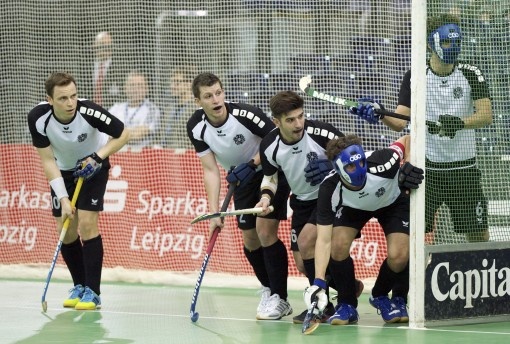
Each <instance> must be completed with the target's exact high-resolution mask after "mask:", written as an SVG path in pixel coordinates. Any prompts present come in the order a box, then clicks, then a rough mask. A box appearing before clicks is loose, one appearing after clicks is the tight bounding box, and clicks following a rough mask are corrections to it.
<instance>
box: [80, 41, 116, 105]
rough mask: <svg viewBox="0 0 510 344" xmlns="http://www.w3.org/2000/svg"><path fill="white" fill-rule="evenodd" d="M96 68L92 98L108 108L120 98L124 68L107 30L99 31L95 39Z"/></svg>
mask: <svg viewBox="0 0 510 344" xmlns="http://www.w3.org/2000/svg"><path fill="white" fill-rule="evenodd" d="M94 54H95V58H94V70H93V79H92V94H90V95H88V96H89V97H90V96H92V100H93V101H94V102H95V103H96V104H98V105H101V106H102V107H104V108H106V109H108V108H109V107H111V106H112V105H113V104H114V103H115V102H117V101H119V100H120V97H121V90H122V75H124V73H123V72H122V68H121V67H120V63H119V61H118V60H117V59H115V57H114V56H113V39H112V36H111V35H110V33H108V32H106V31H102V32H99V33H98V34H97V35H96V38H95V41H94Z"/></svg>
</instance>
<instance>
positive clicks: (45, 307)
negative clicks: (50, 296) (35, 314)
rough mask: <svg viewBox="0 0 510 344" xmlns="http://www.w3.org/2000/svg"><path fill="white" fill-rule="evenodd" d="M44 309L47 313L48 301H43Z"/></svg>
mask: <svg viewBox="0 0 510 344" xmlns="http://www.w3.org/2000/svg"><path fill="white" fill-rule="evenodd" d="M42 310H43V312H44V313H46V311H47V310H48V302H46V301H43V302H42Z"/></svg>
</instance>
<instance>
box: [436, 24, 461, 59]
mask: <svg viewBox="0 0 510 344" xmlns="http://www.w3.org/2000/svg"><path fill="white" fill-rule="evenodd" d="M461 41H462V34H461V32H460V28H459V27H458V26H457V25H456V24H446V25H443V26H440V27H439V28H438V29H436V30H434V31H432V32H431V33H430V35H429V37H428V44H429V46H430V48H431V49H432V50H433V51H434V52H435V53H436V54H437V56H439V58H440V59H441V61H443V63H446V64H453V63H455V62H456V61H457V58H458V57H459V54H460V47H461Z"/></svg>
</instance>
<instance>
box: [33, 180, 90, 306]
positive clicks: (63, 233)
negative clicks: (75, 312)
mask: <svg viewBox="0 0 510 344" xmlns="http://www.w3.org/2000/svg"><path fill="white" fill-rule="evenodd" d="M82 185H83V177H80V178H78V182H77V183H76V188H75V189H74V193H73V198H72V199H71V207H72V208H74V206H75V205H76V200H77V199H78V195H79V194H80V191H81V187H82ZM70 222H71V219H70V218H69V217H67V218H66V220H65V221H64V224H63V225H62V230H61V231H60V237H59V238H58V244H57V248H56V249H55V252H54V253H53V259H52V260H51V266H50V271H48V276H47V277H46V283H45V284H44V291H43V294H42V300H41V302H42V309H43V312H44V313H46V311H47V310H48V303H47V302H46V292H47V291H48V287H49V285H50V280H51V275H52V274H53V269H55V264H56V263H57V258H58V254H59V252H60V249H61V248H62V242H63V241H64V238H65V236H66V233H67V227H69V223H70Z"/></svg>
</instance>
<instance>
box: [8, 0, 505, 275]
mask: <svg viewBox="0 0 510 344" xmlns="http://www.w3.org/2000/svg"><path fill="white" fill-rule="evenodd" d="M509 6H510V4H509V3H508V1H506V0H505V1H446V2H445V1H442V2H437V1H431V2H430V7H431V10H432V11H440V10H441V11H443V10H444V11H457V10H460V11H461V14H462V18H463V19H465V21H464V22H463V26H465V29H466V31H465V35H466V38H464V39H463V52H462V58H465V59H467V60H473V61H476V64H477V65H479V67H480V69H481V70H483V72H484V75H485V77H486V78H487V81H488V85H489V89H490V92H491V99H492V104H493V106H492V109H493V113H494V122H493V124H492V125H491V126H488V127H485V128H483V129H480V130H476V154H477V161H478V166H479V167H480V170H481V173H482V185H483V190H484V193H485V195H486V197H487V199H488V223H489V230H490V234H491V240H508V239H509V238H510V234H509V232H508V229H509V228H510V225H509V220H508V215H509V213H510V205H509V204H508V200H507V199H508V190H509V185H508V181H507V173H506V172H505V171H506V170H507V166H508V163H509V162H508V161H509V160H510V159H509V158H508V155H507V154H508V153H509V142H508V138H507V135H506V130H507V127H508V124H509V123H508V121H509V119H508V118H509V117H508V110H509V108H508V105H507V104H508V102H507V101H506V99H507V96H508V75H509V70H508V57H509V56H508V46H507V41H508V17H507V14H506V12H505V10H506V8H507V7H509ZM485 9H488V10H489V12H490V16H489V17H488V19H487V17H484V18H485V19H484V20H483V25H482V22H480V18H481V16H482V14H483V15H486V14H484V13H485V12H483V10H485ZM485 22H487V23H488V25H489V26H486V25H485ZM410 23H411V1H405V0H385V1H348V0H344V1H342V0H329V1H328V0H323V1H304V0H296V1H291V0H289V1H256V0H251V1H248V0H246V1H242V0H222V1H171V2H168V1H151V2H140V1H132V0H128V1H101V2H98V1H63V0H62V1H58V0H57V1H50V2H48V1H36V0H31V1H30V0H25V1H10V2H7V3H5V4H3V10H2V25H1V26H0V30H1V33H2V34H1V37H2V40H1V42H0V44H1V45H2V52H3V57H2V64H1V67H0V73H1V78H0V80H1V91H2V92H1V93H2V95H3V100H4V106H2V108H1V110H0V111H1V114H0V124H1V125H0V128H1V131H2V135H1V136H0V141H1V143H2V146H1V151H2V161H3V163H2V167H1V170H0V186H1V188H2V191H1V192H2V193H1V195H0V207H1V213H0V214H1V215H0V216H1V224H0V247H1V250H0V262H1V263H3V264H18V263H23V264H32V263H41V264H45V266H46V265H47V264H49V262H50V258H51V254H52V252H53V250H54V248H55V244H56V242H57V235H56V233H55V230H54V227H55V225H54V220H53V218H52V217H51V213H50V204H49V187H48V183H47V181H46V179H45V177H44V175H43V173H42V168H41V165H40V162H39V158H38V157H37V154H36V152H35V149H34V148H33V147H32V146H31V143H30V139H29V134H28V129H27V124H26V114H27V113H28V112H29V110H30V109H31V108H32V107H33V106H35V105H36V104H37V103H38V102H40V101H42V100H44V96H45V93H44V80H45V79H46V77H47V76H48V75H49V74H50V73H51V72H53V71H57V70H65V71H69V72H71V73H72V74H73V75H75V77H76V79H77V82H78V90H79V95H80V97H83V98H89V99H96V100H97V101H100V102H101V103H102V105H103V106H104V107H106V108H107V109H112V112H115V113H116V115H118V116H119V117H120V118H122V119H123V120H124V121H125V122H126V124H127V125H129V126H132V127H135V126H139V127H140V126H144V125H145V126H147V127H148V132H149V136H147V137H145V138H143V139H140V140H136V141H133V142H132V144H131V145H130V147H128V148H127V149H125V150H123V151H122V152H120V153H117V154H116V155H114V156H113V157H112V158H111V162H112V165H113V168H112V170H111V175H110V182H109V186H108V191H107V195H106V199H107V202H106V203H107V204H106V209H105V212H104V213H103V214H102V216H101V221H100V228H101V232H102V235H103V238H104V242H105V252H106V253H105V267H116V266H121V267H125V268H128V269H142V270H171V271H177V272H180V271H196V270H197V269H198V268H199V267H200V264H201V261H202V258H203V254H204V252H205V246H206V241H207V227H206V224H203V223H202V224H198V225H196V226H191V225H190V224H189V221H190V220H191V219H192V218H194V217H195V216H196V215H198V214H201V213H204V212H206V211H207V206H206V204H207V203H206V198H205V191H204V188H203V183H202V169H201V167H200V163H199V160H198V158H197V157H196V156H195V154H194V152H193V151H191V150H190V149H189V143H188V142H189V140H188V138H187V136H186V132H185V130H184V129H183V127H182V125H183V124H182V123H183V119H184V122H185V119H186V116H188V117H189V115H190V114H191V112H192V111H193V110H194V109H195V105H194V102H193V97H192V94H191V92H190V91H189V87H190V84H191V80H192V78H193V76H194V75H196V73H197V72H202V71H210V72H213V73H215V74H217V75H218V76H219V77H220V78H221V79H222V81H223V84H224V87H225V90H226V94H227V99H230V100H233V101H241V102H247V103H251V104H254V105H257V106H259V107H261V108H262V109H263V110H265V111H266V112H268V111H269V108H268V102H269V98H270V97H271V96H272V95H273V94H275V93H276V92H278V91H281V90H287V89H291V90H295V91H299V84H298V81H299V79H300V78H301V77H302V76H304V75H307V74H310V75H312V78H313V82H314V87H315V88H317V89H319V90H321V91H323V92H327V93H329V94H332V95H337V96H340V97H342V98H347V99H353V100H355V99H357V98H359V97H370V98H372V99H374V100H376V101H378V102H380V103H382V104H384V105H385V107H386V108H387V109H388V110H393V109H394V108H395V107H396V105H397V97H398V92H399V88H400V84H401V81H402V78H403V75H404V73H405V72H406V70H408V69H409V68H410V66H411V53H410V52H411V31H410V30H411V25H410ZM489 27H490V29H489ZM101 32H108V33H109V35H110V36H111V41H110V40H109V39H108V35H106V34H105V33H102V34H99V33H101ZM98 34H99V35H98ZM109 50H111V52H112V58H111V62H109V63H108V64H107V67H106V68H107V69H106V70H107V72H106V75H102V74H101V73H103V71H104V70H105V65H104V64H101V63H100V62H101V61H99V60H95V58H96V56H103V59H104V58H105V57H108V56H109V55H108V54H109ZM473 63H474V62H473ZM128 75H136V77H137V79H136V80H133V79H132V78H131V79H130V78H128ZM98 79H101V81H100V82H99V83H100V84H101V86H100V87H101V91H102V96H101V98H100V99H99V100H98V98H97V96H98V95H97V85H98ZM128 97H131V98H136V97H141V98H142V99H143V98H148V100H149V101H148V102H145V103H144V107H143V108H142V107H141V106H140V105H139V104H138V105H134V103H130V99H128ZM133 102H134V101H133ZM114 104H116V105H115V107H114ZM115 108H116V110H115ZM305 111H306V113H307V115H308V116H309V117H310V118H318V119H322V120H325V121H329V122H331V123H333V124H334V125H336V126H337V127H338V128H339V129H340V130H342V131H343V132H345V133H356V134H359V135H360V136H361V137H362V138H363V142H364V146H365V148H366V149H367V150H373V149H377V148H382V147H386V146H387V145H388V144H389V143H391V142H392V141H393V140H394V139H396V138H397V137H399V136H400V135H402V133H396V132H393V131H391V130H390V129H389V128H387V127H386V126H384V125H383V124H381V123H379V124H377V125H371V124H368V123H366V122H364V121H362V120H361V119H358V118H357V117H356V116H353V115H351V114H349V113H348V112H347V110H346V109H345V108H342V107H339V106H338V105H335V104H330V103H327V102H324V101H321V100H317V99H313V98H310V97H305ZM404 132H408V130H407V129H405V131H404ZM139 133H140V135H143V130H140V132H139ZM24 166H27V167H28V168H25V167H24ZM225 191H226V187H224V190H223V192H225ZM447 215H448V212H447V209H443V208H441V212H440V214H439V215H438V217H437V218H436V223H435V228H434V229H435V233H434V235H432V236H430V237H429V242H430V243H435V244H439V243H451V242H458V241H459V240H465V237H464V236H463V235H456V234H455V233H454V232H453V231H452V225H451V221H450V218H449V217H448V216H447ZM227 228H228V229H227V230H224V231H223V232H222V233H221V236H220V239H219V240H218V242H217V244H216V247H215V249H214V256H215V258H214V259H212V260H211V261H210V265H209V270H211V271H217V272H225V273H230V274H243V275H249V274H252V271H251V269H250V267H249V265H248V263H247V262H246V260H245V258H244V256H243V254H242V239H241V233H240V231H238V230H236V229H235V224H234V222H233V220H232V219H231V218H229V219H228V220H227ZM280 237H281V238H282V239H283V240H284V242H285V244H286V246H287V247H289V246H290V245H289V241H290V229H289V223H288V221H287V222H285V223H282V225H281V228H280ZM385 250H386V246H385V240H384V236H383V234H382V231H380V228H379V226H378V224H377V223H376V222H370V224H369V225H367V228H366V229H364V230H363V237H362V239H360V240H357V241H356V242H355V244H354V245H353V248H352V255H353V258H354V259H355V262H356V274H357V275H358V276H359V277H360V278H367V277H375V276H376V275H377V272H378V269H379V265H380V263H381V261H382V259H384V257H385ZM292 261H293V259H292V257H291V256H290V255H289V262H291V271H290V272H291V275H292V276H298V275H299V273H298V272H297V269H296V268H295V266H294V265H293V263H292ZM61 264H63V262H62V261H61V260H60V259H59V265H61Z"/></svg>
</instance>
